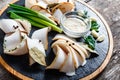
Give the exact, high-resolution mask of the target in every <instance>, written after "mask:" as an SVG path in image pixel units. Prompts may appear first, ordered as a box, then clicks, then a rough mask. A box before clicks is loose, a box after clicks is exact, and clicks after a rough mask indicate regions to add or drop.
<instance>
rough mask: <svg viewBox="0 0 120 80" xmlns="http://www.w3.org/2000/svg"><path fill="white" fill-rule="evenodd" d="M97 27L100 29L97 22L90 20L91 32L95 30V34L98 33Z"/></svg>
mask: <svg viewBox="0 0 120 80" xmlns="http://www.w3.org/2000/svg"><path fill="white" fill-rule="evenodd" d="M99 27H100V25H99V24H98V23H97V21H96V20H91V29H90V30H91V31H92V30H95V31H96V32H99V30H98V29H99Z"/></svg>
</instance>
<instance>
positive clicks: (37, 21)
mask: <svg viewBox="0 0 120 80" xmlns="http://www.w3.org/2000/svg"><path fill="white" fill-rule="evenodd" d="M10 7H11V8H13V10H10V11H9V12H8V13H10V17H11V18H14V19H21V18H23V19H26V20H28V21H30V23H31V24H32V25H33V26H36V27H39V28H44V27H51V28H52V30H54V31H57V32H59V33H61V32H62V29H60V28H59V27H58V26H56V25H57V24H56V23H55V22H54V21H53V20H51V19H49V18H48V17H46V16H45V15H43V14H41V13H38V12H36V11H33V10H31V9H28V8H26V7H23V6H19V5H16V4H10Z"/></svg>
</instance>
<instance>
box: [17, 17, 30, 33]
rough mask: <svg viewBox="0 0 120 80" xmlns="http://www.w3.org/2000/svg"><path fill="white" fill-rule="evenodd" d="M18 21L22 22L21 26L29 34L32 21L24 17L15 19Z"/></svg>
mask: <svg viewBox="0 0 120 80" xmlns="http://www.w3.org/2000/svg"><path fill="white" fill-rule="evenodd" d="M15 21H17V22H18V23H20V24H21V26H22V27H23V28H24V30H25V31H26V32H27V34H29V33H30V31H31V23H30V22H29V21H27V20H24V19H15Z"/></svg>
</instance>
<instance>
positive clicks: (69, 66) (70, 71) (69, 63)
mask: <svg viewBox="0 0 120 80" xmlns="http://www.w3.org/2000/svg"><path fill="white" fill-rule="evenodd" d="M60 72H65V73H66V75H68V76H73V75H75V66H74V61H73V56H72V53H71V52H69V53H68V54H67V59H66V60H65V63H64V64H63V66H62V68H61V69H60Z"/></svg>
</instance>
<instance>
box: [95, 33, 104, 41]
mask: <svg viewBox="0 0 120 80" xmlns="http://www.w3.org/2000/svg"><path fill="white" fill-rule="evenodd" d="M104 39H105V35H104V34H102V35H100V36H99V37H98V38H97V41H99V42H102V41H104Z"/></svg>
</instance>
